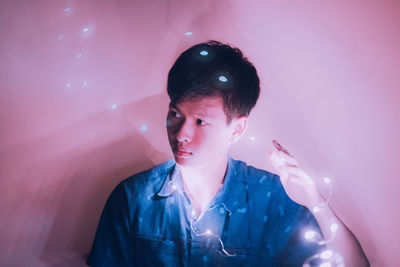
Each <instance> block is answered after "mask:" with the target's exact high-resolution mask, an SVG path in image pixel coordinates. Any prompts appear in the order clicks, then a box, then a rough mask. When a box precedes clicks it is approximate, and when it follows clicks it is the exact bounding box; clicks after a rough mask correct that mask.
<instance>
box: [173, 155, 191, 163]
mask: <svg viewBox="0 0 400 267" xmlns="http://www.w3.org/2000/svg"><path fill="white" fill-rule="evenodd" d="M174 158H175V162H176V163H178V164H179V165H191V164H192V163H194V159H193V155H190V156H177V155H174Z"/></svg>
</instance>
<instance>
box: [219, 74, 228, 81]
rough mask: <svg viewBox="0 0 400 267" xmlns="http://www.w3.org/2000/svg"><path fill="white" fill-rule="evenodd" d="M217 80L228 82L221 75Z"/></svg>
mask: <svg viewBox="0 0 400 267" xmlns="http://www.w3.org/2000/svg"><path fill="white" fill-rule="evenodd" d="M218 80H220V81H221V82H224V83H226V82H227V81H228V78H226V77H225V76H223V75H221V76H219V77H218Z"/></svg>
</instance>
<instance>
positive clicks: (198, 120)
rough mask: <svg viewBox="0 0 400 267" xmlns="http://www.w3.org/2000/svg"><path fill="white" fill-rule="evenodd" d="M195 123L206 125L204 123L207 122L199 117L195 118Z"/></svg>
mask: <svg viewBox="0 0 400 267" xmlns="http://www.w3.org/2000/svg"><path fill="white" fill-rule="evenodd" d="M196 123H197V125H201V126H203V125H206V124H207V122H206V121H203V120H200V119H197V121H196Z"/></svg>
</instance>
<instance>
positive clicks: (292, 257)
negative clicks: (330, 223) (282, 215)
mask: <svg viewBox="0 0 400 267" xmlns="http://www.w3.org/2000/svg"><path fill="white" fill-rule="evenodd" d="M296 205H297V204H296ZM290 217H291V220H288V221H286V222H285V223H284V224H283V227H281V231H282V232H281V235H280V236H281V237H284V236H287V238H284V239H286V242H284V244H285V245H284V247H283V249H282V250H281V252H280V253H279V254H278V263H279V266H303V264H305V263H309V264H310V265H311V266H314V264H317V263H319V262H320V259H319V257H318V255H319V253H320V252H321V251H323V250H324V249H326V246H325V245H319V244H318V242H319V241H321V240H323V235H322V232H321V229H320V227H319V225H318V223H317V221H316V219H315V218H314V216H313V215H312V213H311V212H310V211H309V210H308V209H307V208H306V207H304V206H300V205H297V209H296V211H295V212H294V213H293V216H290ZM306 233H309V238H306Z"/></svg>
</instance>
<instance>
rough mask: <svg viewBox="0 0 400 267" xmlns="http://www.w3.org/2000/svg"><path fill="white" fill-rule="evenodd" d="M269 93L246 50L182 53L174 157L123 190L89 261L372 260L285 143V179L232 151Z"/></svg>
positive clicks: (204, 46)
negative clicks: (325, 204) (261, 99)
mask: <svg viewBox="0 0 400 267" xmlns="http://www.w3.org/2000/svg"><path fill="white" fill-rule="evenodd" d="M259 91H260V89H259V78H258V75H257V72H256V69H255V68H254V66H253V65H252V64H251V63H250V62H249V61H248V60H247V59H246V58H245V57H244V56H243V55H242V53H241V51H240V50H239V49H237V48H232V47H231V46H229V45H225V44H221V43H219V42H216V41H210V42H207V43H201V44H197V45H195V46H193V47H191V48H189V49H188V50H186V51H185V52H183V53H182V54H181V55H180V56H179V57H178V59H177V60H176V62H175V64H174V65H173V67H172V68H171V70H170V72H169V75H168V95H169V97H170V100H171V102H170V105H169V111H168V115H167V121H166V125H167V132H168V139H169V143H170V145H171V149H172V152H173V155H174V159H171V160H169V161H167V162H165V163H163V164H160V165H158V166H155V167H154V168H152V169H150V170H147V171H144V172H141V173H139V174H136V175H134V176H132V177H130V178H128V179H126V180H124V181H122V182H121V183H120V184H119V185H118V186H117V187H116V188H115V189H114V191H113V192H112V194H111V196H110V197H109V199H108V200H107V203H106V205H105V208H104V211H103V214H102V216H101V219H100V222H99V226H98V229H97V232H96V237H95V241H94V244H93V247H92V251H91V254H90V256H89V258H88V264H89V265H92V266H302V265H303V264H304V263H305V264H310V265H312V264H322V263H324V262H325V263H334V262H336V263H339V264H340V263H343V260H344V261H345V262H346V264H348V263H350V265H348V266H362V265H360V264H367V263H366V261H365V259H364V255H363V253H362V250H361V249H360V247H359V246H358V243H357V241H356V239H355V238H354V237H353V236H352V235H351V233H350V232H349V231H348V230H347V228H346V227H345V226H344V225H343V224H342V223H341V222H340V220H338V219H337V218H336V217H335V215H334V214H333V212H332V211H331V210H330V209H329V207H325V208H321V210H316V209H315V208H316V207H319V204H320V203H323V202H324V200H323V197H322V196H321V195H320V194H319V193H318V191H317V190H316V187H315V185H314V183H313V182H312V180H311V178H310V177H308V176H307V175H306V174H305V172H304V171H303V170H302V169H301V168H300V166H299V165H298V163H297V161H296V160H295V159H294V158H293V157H292V156H291V155H290V154H289V153H288V152H287V151H286V150H285V149H284V148H282V147H281V146H280V145H279V144H278V143H276V142H275V143H274V144H275V146H276V148H277V149H278V152H274V153H270V154H269V158H270V160H271V162H272V163H273V165H274V166H275V167H276V168H277V170H278V172H279V174H280V177H278V176H277V175H275V174H272V173H269V172H267V171H264V170H260V169H257V168H254V167H251V166H247V165H246V164H245V163H244V162H242V161H238V160H234V159H232V158H231V157H230V156H229V154H228V150H229V147H230V145H231V144H232V143H235V142H236V141H237V140H238V139H239V138H240V137H241V136H242V135H243V134H244V132H245V131H246V128H247V117H248V116H249V114H250V111H251V109H252V108H253V107H254V106H255V104H256V102H257V99H258V96H259ZM312 209H314V211H315V212H316V214H315V217H314V216H313V214H312V213H311V211H310V210H312ZM332 232H335V233H336V236H335V238H333V239H332V238H331V235H332ZM322 236H324V237H325V239H332V241H330V242H324V240H323V237H322ZM335 242H336V243H335ZM343 244H346V247H343V248H344V249H345V250H346V251H345V252H342V251H340V254H337V252H339V251H338V250H337V248H338V247H341V246H342V245H343ZM330 249H332V250H330ZM337 255H339V257H338V256H337ZM353 263H354V264H356V265H353ZM327 266H328V265H327ZM329 266H330V265H329Z"/></svg>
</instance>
